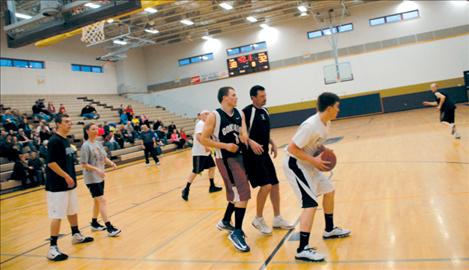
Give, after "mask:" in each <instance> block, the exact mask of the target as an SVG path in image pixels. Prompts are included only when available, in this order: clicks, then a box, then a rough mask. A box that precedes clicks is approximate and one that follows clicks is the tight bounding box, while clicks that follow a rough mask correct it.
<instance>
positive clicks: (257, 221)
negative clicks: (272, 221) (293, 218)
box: [252, 217, 272, 234]
mask: <svg viewBox="0 0 469 270" xmlns="http://www.w3.org/2000/svg"><path fill="white" fill-rule="evenodd" d="M252 226H254V228H256V229H258V230H259V231H260V232H261V233H263V234H271V233H272V228H270V227H269V226H267V224H265V221H264V218H262V217H255V218H254V220H253V221H252Z"/></svg>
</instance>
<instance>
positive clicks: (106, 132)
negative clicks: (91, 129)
mask: <svg viewBox="0 0 469 270" xmlns="http://www.w3.org/2000/svg"><path fill="white" fill-rule="evenodd" d="M110 127H111V125H110V124H108V123H107V121H104V125H103V130H104V135H101V136H107V135H108V134H109V130H110ZM114 128H115V127H114ZM114 135H116V133H115V132H114Z"/></svg>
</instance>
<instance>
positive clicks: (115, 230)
mask: <svg viewBox="0 0 469 270" xmlns="http://www.w3.org/2000/svg"><path fill="white" fill-rule="evenodd" d="M119 233H121V230H120V229H118V228H116V227H114V226H111V229H110V230H108V231H107V236H109V237H116V236H117V235H118V234H119Z"/></svg>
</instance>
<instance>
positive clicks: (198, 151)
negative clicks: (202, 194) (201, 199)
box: [181, 111, 222, 201]
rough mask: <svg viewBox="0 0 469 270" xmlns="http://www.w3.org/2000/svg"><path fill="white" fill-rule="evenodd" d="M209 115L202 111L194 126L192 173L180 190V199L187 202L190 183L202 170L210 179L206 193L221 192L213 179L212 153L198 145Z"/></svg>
mask: <svg viewBox="0 0 469 270" xmlns="http://www.w3.org/2000/svg"><path fill="white" fill-rule="evenodd" d="M209 114H210V112H209V111H202V112H200V114H198V115H197V118H198V119H199V120H198V121H197V123H196V124H195V129H194V145H193V146H192V172H191V174H190V175H189V178H188V179H187V183H186V187H185V188H184V189H183V190H182V194H181V197H182V198H183V199H184V200H185V201H187V200H189V191H190V186H191V184H192V182H194V179H195V177H196V176H197V174H200V173H202V171H203V170H205V169H207V170H208V177H209V179H210V187H209V189H208V192H210V193H212V192H218V191H220V190H222V188H221V187H217V186H215V183H214V177H215V162H214V161H213V158H212V154H211V153H212V151H211V149H210V148H208V147H205V146H203V145H202V144H200V141H199V139H200V135H201V134H202V131H203V130H204V125H205V120H206V119H207V116H208V115H209Z"/></svg>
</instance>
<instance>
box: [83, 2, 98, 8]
mask: <svg viewBox="0 0 469 270" xmlns="http://www.w3.org/2000/svg"><path fill="white" fill-rule="evenodd" d="M85 6H86V7H89V8H94V9H96V8H100V7H101V5H98V4H95V3H91V2H88V3H86V4H85Z"/></svg>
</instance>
